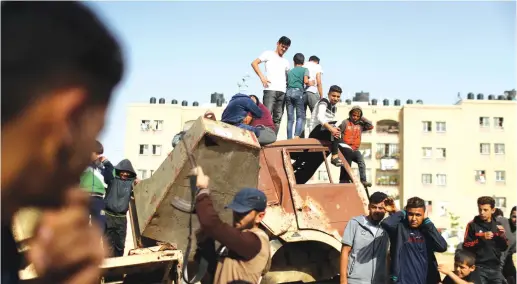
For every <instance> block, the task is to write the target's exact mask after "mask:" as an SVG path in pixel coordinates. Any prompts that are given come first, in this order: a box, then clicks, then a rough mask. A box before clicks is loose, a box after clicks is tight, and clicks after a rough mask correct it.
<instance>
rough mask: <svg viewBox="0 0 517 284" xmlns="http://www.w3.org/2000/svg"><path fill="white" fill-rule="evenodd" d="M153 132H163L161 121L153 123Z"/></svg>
mask: <svg viewBox="0 0 517 284" xmlns="http://www.w3.org/2000/svg"><path fill="white" fill-rule="evenodd" d="M153 130H156V131H162V130H163V120H155V121H153Z"/></svg>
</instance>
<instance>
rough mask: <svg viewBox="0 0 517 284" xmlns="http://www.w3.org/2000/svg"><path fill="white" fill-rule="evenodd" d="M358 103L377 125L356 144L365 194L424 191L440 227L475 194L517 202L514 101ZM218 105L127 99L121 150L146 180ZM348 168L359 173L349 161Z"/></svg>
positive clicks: (319, 177) (502, 203) (469, 210)
mask: <svg viewBox="0 0 517 284" xmlns="http://www.w3.org/2000/svg"><path fill="white" fill-rule="evenodd" d="M417 102H418V101H417ZM408 103H409V102H408ZM356 104H358V105H361V107H362V108H363V115H364V116H366V117H367V118H368V119H369V120H371V121H372V123H373V124H374V126H375V128H374V129H373V130H372V131H369V132H367V133H364V134H363V139H362V144H361V148H360V151H361V152H362V153H363V156H364V159H365V163H366V176H367V179H368V181H370V182H372V184H373V187H372V188H371V189H370V192H373V191H383V192H386V193H388V194H389V195H392V196H394V197H395V199H400V200H401V201H404V202H401V203H405V200H407V199H408V198H410V197H412V196H419V197H422V198H424V199H425V200H426V201H427V202H428V212H429V216H430V217H431V218H433V220H434V222H435V223H436V224H437V226H438V227H443V228H447V227H450V225H451V220H452V218H456V217H457V218H458V219H457V222H459V223H460V224H466V222H467V221H468V220H470V219H471V218H472V216H473V215H475V214H477V213H476V212H477V209H476V199H477V197H479V196H481V195H489V196H493V197H495V198H496V201H497V206H498V207H502V208H503V211H504V212H505V213H508V211H509V209H510V208H511V207H512V206H513V205H514V204H516V202H517V200H516V196H515V195H516V189H517V182H516V180H515V173H516V170H517V153H516V150H515V142H516V134H517V132H516V126H517V125H516V119H517V114H516V113H517V112H516V111H517V102H516V101H507V100H472V99H467V100H462V101H460V102H459V103H458V104H456V105H425V104H421V103H417V104H405V105H401V104H400V101H399V100H395V101H394V104H393V105H390V103H389V101H387V100H385V101H384V102H383V104H382V105H377V104H376V102H375V104H376V105H369V104H368V103H367V102H366V103H364V102H353V103H352V105H356ZM372 104H373V100H372ZM350 107H351V106H350V105H348V104H347V103H342V104H339V105H338V111H337V118H338V121H341V120H343V119H346V118H347V117H348V111H349V110H350ZM223 109H224V105H223V106H220V107H217V106H216V105H213V104H212V105H204V106H179V105H178V104H166V103H165V100H163V101H160V103H158V104H156V103H154V104H153V103H151V104H150V103H144V104H142V103H138V104H131V105H130V106H129V107H128V110H127V120H126V121H127V126H126V139H125V144H126V145H125V156H126V157H127V158H129V159H131V160H132V161H133V164H134V165H135V169H136V170H137V171H138V175H139V177H140V178H148V177H150V176H151V175H152V174H153V172H154V170H156V169H157V168H158V167H159V165H160V164H161V163H162V161H163V159H164V158H165V157H166V156H167V154H168V153H169V152H170V151H171V150H172V145H171V141H172V138H173V137H174V135H175V134H176V133H178V132H179V131H181V130H182V127H183V125H184V123H185V122H187V121H190V120H195V119H197V118H198V117H199V116H200V115H202V114H203V113H204V112H206V111H207V110H211V111H213V112H214V113H215V115H216V116H217V117H218V118H220V117H221V114H222V111H223ZM286 121H287V118H286V114H285V113H284V119H283V120H282V123H281V129H280V132H279V139H285V137H286ZM306 133H308V129H306ZM352 169H353V170H354V171H355V172H356V173H357V165H356V164H355V163H354V164H353V165H352ZM330 175H331V176H332V179H333V181H335V182H336V181H338V178H339V169H338V168H336V167H333V166H332V165H330ZM329 177H330V176H329V173H328V172H327V170H326V167H324V166H322V167H320V169H319V170H318V171H317V172H316V173H315V175H314V177H313V178H312V180H311V181H310V182H312V183H317V182H318V183H324V182H329V180H330V179H329ZM451 214H452V216H453V217H452V218H451Z"/></svg>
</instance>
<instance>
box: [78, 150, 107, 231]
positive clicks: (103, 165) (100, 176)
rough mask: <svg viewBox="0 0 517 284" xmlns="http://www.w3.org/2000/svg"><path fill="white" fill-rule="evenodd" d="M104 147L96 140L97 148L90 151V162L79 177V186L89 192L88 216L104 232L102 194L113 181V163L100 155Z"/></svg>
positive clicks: (104, 218)
mask: <svg viewBox="0 0 517 284" xmlns="http://www.w3.org/2000/svg"><path fill="white" fill-rule="evenodd" d="M103 153H104V147H103V146H102V144H101V143H100V142H99V141H97V148H96V149H95V151H94V152H93V153H92V162H91V163H90V165H89V166H88V168H86V170H85V171H84V172H83V174H82V175H81V178H80V183H79V184H80V186H81V188H82V189H83V190H84V191H86V192H88V193H89V194H90V216H91V219H92V223H93V222H97V223H98V225H99V226H100V228H101V231H102V232H104V229H105V226H106V216H105V215H104V209H105V204H104V195H105V194H106V187H108V185H109V184H110V183H111V182H112V181H113V179H114V176H113V169H114V167H113V165H112V164H111V162H110V161H108V159H106V157H104V156H102V154H103Z"/></svg>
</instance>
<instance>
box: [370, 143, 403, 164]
mask: <svg viewBox="0 0 517 284" xmlns="http://www.w3.org/2000/svg"><path fill="white" fill-rule="evenodd" d="M375 158H376V159H377V160H382V159H395V160H398V159H399V158H400V152H399V144H396V143H379V144H377V151H376V153H375Z"/></svg>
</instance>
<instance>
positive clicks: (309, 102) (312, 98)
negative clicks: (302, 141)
mask: <svg viewBox="0 0 517 284" xmlns="http://www.w3.org/2000/svg"><path fill="white" fill-rule="evenodd" d="M304 97H305V110H304V111H305V113H306V114H305V117H312V112H313V111H314V107H315V106H316V104H317V103H318V101H319V100H320V95H319V94H318V93H313V92H307V91H306V92H305V96H304ZM307 107H309V110H310V111H311V115H310V116H309V115H308V114H307ZM309 128H310V129H312V128H313V126H312V125H309ZM302 129H303V131H302V134H300V138H305V121H304V122H303V128H302Z"/></svg>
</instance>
